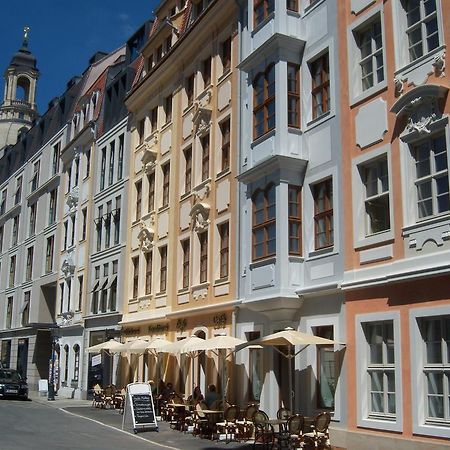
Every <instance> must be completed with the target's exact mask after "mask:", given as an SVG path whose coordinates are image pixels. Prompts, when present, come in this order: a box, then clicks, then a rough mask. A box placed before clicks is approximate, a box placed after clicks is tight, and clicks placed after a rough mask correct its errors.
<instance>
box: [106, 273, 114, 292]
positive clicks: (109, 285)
mask: <svg viewBox="0 0 450 450" xmlns="http://www.w3.org/2000/svg"><path fill="white" fill-rule="evenodd" d="M116 280H117V275H113V276H112V277H111V278H110V279H109V281H108V284H107V285H106V287H105V288H104V289H109V288H110V287H111V286H112V285H113V284H114V282H115V281H116Z"/></svg>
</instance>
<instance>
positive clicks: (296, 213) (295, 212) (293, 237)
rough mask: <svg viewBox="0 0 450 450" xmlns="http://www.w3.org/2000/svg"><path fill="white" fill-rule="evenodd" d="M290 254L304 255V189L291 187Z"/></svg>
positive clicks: (289, 192)
mask: <svg viewBox="0 0 450 450" xmlns="http://www.w3.org/2000/svg"><path fill="white" fill-rule="evenodd" d="M288 199H289V200H288V201H289V206H288V210H289V254H291V255H301V254H302V189H301V187H300V186H289V188H288Z"/></svg>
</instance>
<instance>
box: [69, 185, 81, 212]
mask: <svg viewBox="0 0 450 450" xmlns="http://www.w3.org/2000/svg"><path fill="white" fill-rule="evenodd" d="M79 196H80V189H79V188H78V186H76V187H74V188H73V189H72V190H71V191H70V192H69V193H68V194H67V199H66V204H67V206H68V207H69V213H71V214H73V213H75V211H76V209H77V205H78V198H79Z"/></svg>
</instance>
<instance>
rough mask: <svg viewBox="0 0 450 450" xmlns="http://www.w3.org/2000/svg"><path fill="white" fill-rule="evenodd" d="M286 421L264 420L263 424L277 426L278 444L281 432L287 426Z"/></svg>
mask: <svg viewBox="0 0 450 450" xmlns="http://www.w3.org/2000/svg"><path fill="white" fill-rule="evenodd" d="M287 422H288V421H287V419H269V420H265V421H264V422H263V423H268V424H270V425H272V426H273V427H275V426H278V436H277V437H278V442H281V440H282V439H281V438H282V435H283V431H284V429H285V426H284V425H286V424H287Z"/></svg>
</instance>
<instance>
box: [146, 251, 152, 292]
mask: <svg viewBox="0 0 450 450" xmlns="http://www.w3.org/2000/svg"><path fill="white" fill-rule="evenodd" d="M152 265H153V253H152V252H151V251H150V252H148V253H146V254H145V294H146V295H148V294H151V293H152Z"/></svg>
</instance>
